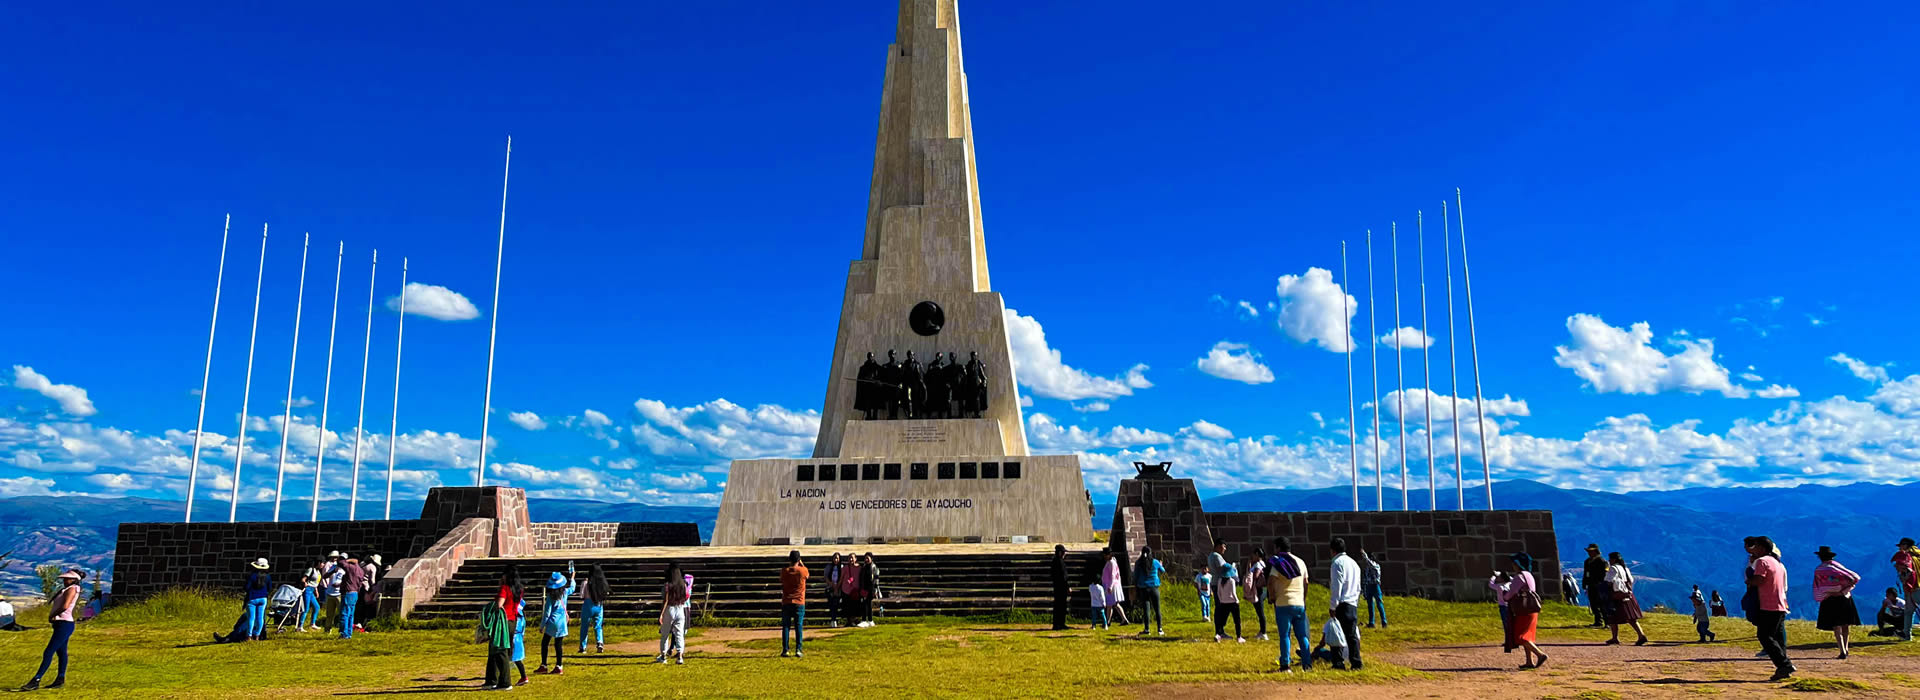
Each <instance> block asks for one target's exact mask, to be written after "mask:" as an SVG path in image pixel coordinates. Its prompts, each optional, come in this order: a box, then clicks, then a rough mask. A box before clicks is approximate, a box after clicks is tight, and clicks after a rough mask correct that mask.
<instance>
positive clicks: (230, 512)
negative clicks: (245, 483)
mask: <svg viewBox="0 0 1920 700" xmlns="http://www.w3.org/2000/svg"><path fill="white" fill-rule="evenodd" d="M266 279H267V225H266V224H261V225H260V270H259V271H258V272H255V273H254V277H253V331H252V332H250V333H249V334H248V336H247V380H246V382H244V383H243V384H242V385H241V387H242V388H241V389H240V435H239V436H238V437H237V438H236V439H237V440H238V441H239V442H237V443H235V446H234V450H233V494H232V499H233V500H232V501H231V502H230V503H229V506H230V507H229V508H228V509H227V522H230V523H231V522H236V521H238V520H239V518H240V464H241V463H242V462H243V461H245V460H246V458H247V399H249V398H251V397H252V395H253V344H254V341H256V340H258V339H259V338H260V283H261V282H264V281H266Z"/></svg>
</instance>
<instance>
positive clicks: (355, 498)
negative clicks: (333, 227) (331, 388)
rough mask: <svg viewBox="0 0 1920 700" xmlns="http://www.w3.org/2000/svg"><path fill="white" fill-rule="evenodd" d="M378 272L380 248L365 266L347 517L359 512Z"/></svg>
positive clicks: (352, 516)
mask: <svg viewBox="0 0 1920 700" xmlns="http://www.w3.org/2000/svg"><path fill="white" fill-rule="evenodd" d="M379 272H380V250H379V249H378V248H376V249H374V251H373V266H372V267H370V268H367V340H366V342H365V343H364V344H362V345H361V346H360V417H358V418H355V419H354V421H353V486H352V487H351V488H349V489H348V490H347V519H348V520H353V519H354V518H355V516H357V515H359V512H360V446H361V445H362V444H364V443H365V442H366V431H365V430H364V427H365V426H366V424H367V359H368V358H369V357H372V355H373V282H374V279H375V278H376V277H378V275H379Z"/></svg>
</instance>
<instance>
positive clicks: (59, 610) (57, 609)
mask: <svg viewBox="0 0 1920 700" xmlns="http://www.w3.org/2000/svg"><path fill="white" fill-rule="evenodd" d="M86 577H87V575H86V574H85V573H82V572H81V571H80V570H79V569H68V570H66V571H63V572H61V573H60V578H59V581H60V588H59V589H58V590H55V591H54V592H53V597H51V598H48V599H47V605H46V607H47V624H48V625H50V626H52V627H53V636H51V637H49V638H48V639H47V648H46V649H45V650H44V651H42V652H40V670H39V671H37V672H35V673H34V674H33V680H30V681H27V684H26V685H23V686H20V690H22V691H28V690H38V689H39V688H40V679H41V678H43V677H45V676H46V675H47V667H48V666H50V665H52V664H53V659H54V657H56V656H57V657H59V658H60V672H59V674H58V675H56V676H54V677H53V682H52V683H49V684H48V685H47V686H46V687H47V688H48V689H53V688H60V687H64V686H65V685H66V684H67V641H68V640H70V639H72V638H73V606H74V604H75V603H78V602H79V601H80V580H81V579H84V578H86Z"/></svg>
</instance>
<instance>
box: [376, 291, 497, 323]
mask: <svg viewBox="0 0 1920 700" xmlns="http://www.w3.org/2000/svg"><path fill="white" fill-rule="evenodd" d="M401 293H402V294H405V295H406V297H407V313H408V314H411V315H414V316H425V317H427V318H432V319H438V320H441V321H471V320H473V319H476V318H479V317H480V309H479V308H477V307H475V306H474V305H473V302H471V301H467V298H466V297H464V296H461V295H460V293H459V292H456V291H453V290H451V289H447V288H446V287H441V286H438V285H432V284H421V283H419V282H408V283H407V286H406V288H405V289H403V290H401ZM387 310H388V311H399V310H400V297H399V296H393V297H389V298H388V299H387Z"/></svg>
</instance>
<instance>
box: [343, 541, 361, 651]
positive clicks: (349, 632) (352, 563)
mask: <svg viewBox="0 0 1920 700" xmlns="http://www.w3.org/2000/svg"><path fill="white" fill-rule="evenodd" d="M340 570H341V572H342V573H343V574H344V575H343V576H341V578H340V638H341V639H353V613H354V608H356V607H357V606H359V604H360V593H361V592H362V591H365V590H367V570H366V569H362V568H360V560H359V559H355V558H354V557H353V555H351V554H349V555H346V561H343V562H341V563H340Z"/></svg>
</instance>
